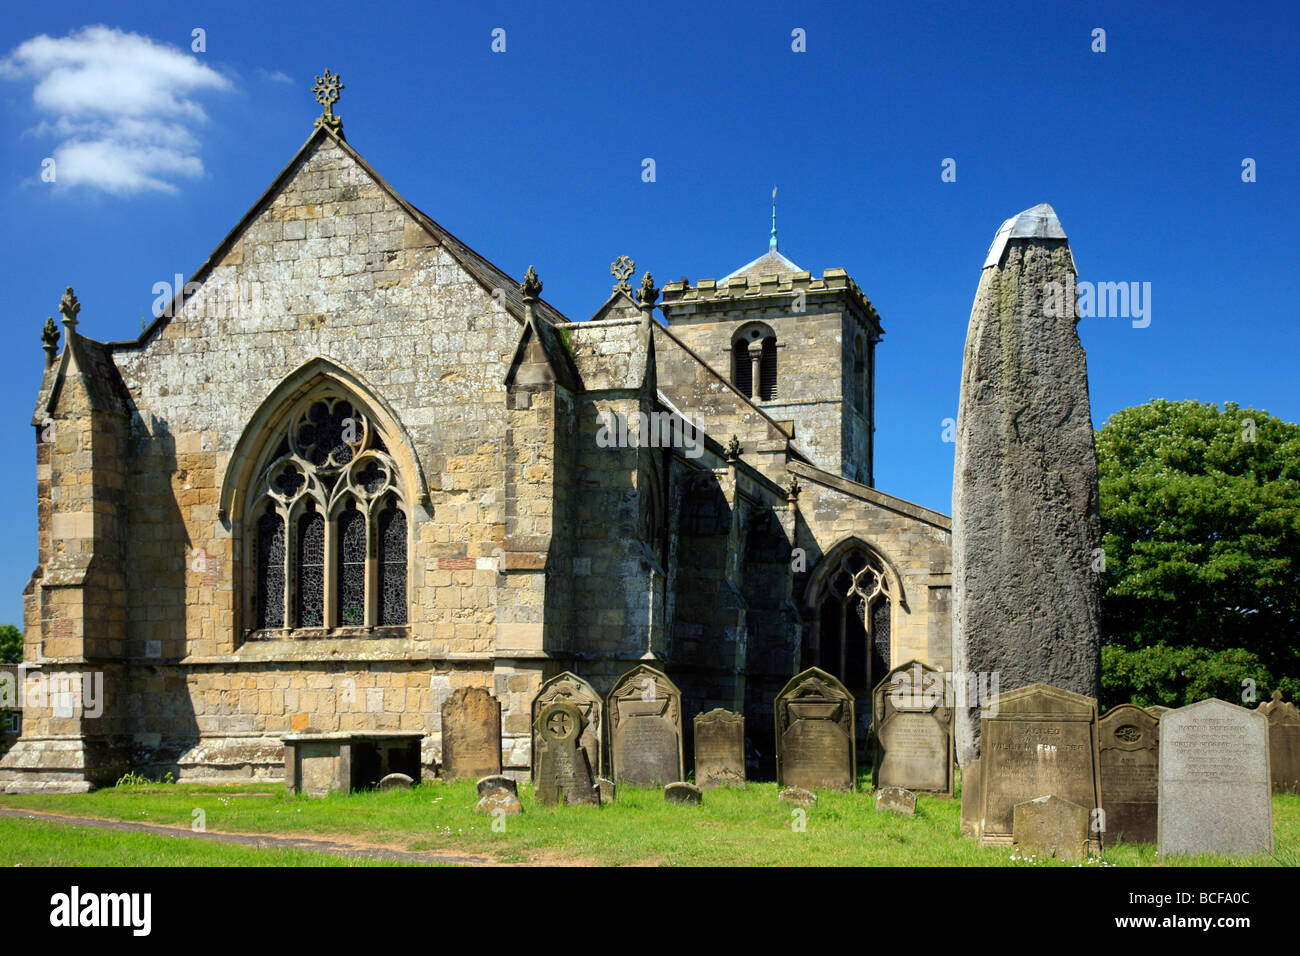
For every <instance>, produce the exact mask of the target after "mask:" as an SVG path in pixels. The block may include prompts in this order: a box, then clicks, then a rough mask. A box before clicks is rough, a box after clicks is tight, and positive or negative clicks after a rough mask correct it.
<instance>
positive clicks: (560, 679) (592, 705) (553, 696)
mask: <svg viewBox="0 0 1300 956" xmlns="http://www.w3.org/2000/svg"><path fill="white" fill-rule="evenodd" d="M557 700H563V701H567V702H568V703H570V704H573V705H574V706H575V707H577V708H578V709H579V710H580V711H582V716H583V717H584V718H585V719H586V721H587V728H586V729H585V730H584V731H583V732H582V748H583V750H585V751H587V762H588V763H590V764H591V771H592V773H594V774H596V775H598V776H599V775H600V773H601V772H602V768H603V767H604V748H603V746H602V741H601V730H602V726H603V725H602V723H601V713H602V707H601V700H600V696H599V695H598V694H597V693H596V691H595V688H593V687H592V686H591V685H590V684H589V683H587V682H586V681H585V680H583V679H582V678H581V677H579V676H578V675H577V674H573V673H570V672H569V671H565V672H564V673H562V674H557V675H556V676H554V677H552V678H551V679H550V680H548V681H546V682H545V683H543V684H542V686H541V687H540V688H538V690H537V696H536V697H534V698H533V707H532V717H531V720H532V724H533V726H534V727H536V725H537V715H538V714H540V713H541V712H542V708H543V707H545V706H546V705H547V704H550V703H553V702H554V701H557ZM540 745H541V738H540V737H539V736H538V735H537V731H536V730H534V731H533V752H534V753H536V751H537V748H538V747H539V746H540ZM533 779H534V780H536V779H537V761H536V760H534V761H533Z"/></svg>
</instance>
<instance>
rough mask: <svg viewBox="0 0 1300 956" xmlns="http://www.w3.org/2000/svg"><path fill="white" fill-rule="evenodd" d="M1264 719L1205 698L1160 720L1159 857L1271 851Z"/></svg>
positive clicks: (1271, 832)
mask: <svg viewBox="0 0 1300 956" xmlns="http://www.w3.org/2000/svg"><path fill="white" fill-rule="evenodd" d="M1268 756H1269V755H1268V718H1267V717H1266V716H1264V715H1263V714H1261V713H1260V712H1259V711H1258V710H1247V709H1246V708H1244V707H1238V706H1237V705H1235V704H1229V703H1225V702H1224V701H1221V700H1217V699H1214V698H1211V699H1210V700H1202V701H1198V702H1197V703H1195V704H1189V705H1188V706H1186V707H1179V708H1178V709H1177V710H1171V711H1169V713H1167V714H1165V715H1164V716H1163V717H1161V718H1160V819H1159V830H1160V855H1161V856H1162V857H1164V856H1168V855H1171V854H1197V853H1216V854H1229V853H1232V854H1238V853H1239V854H1251V853H1271V852H1272V851H1273V800H1272V787H1271V783H1270V779H1269V766H1268V765H1269V760H1268Z"/></svg>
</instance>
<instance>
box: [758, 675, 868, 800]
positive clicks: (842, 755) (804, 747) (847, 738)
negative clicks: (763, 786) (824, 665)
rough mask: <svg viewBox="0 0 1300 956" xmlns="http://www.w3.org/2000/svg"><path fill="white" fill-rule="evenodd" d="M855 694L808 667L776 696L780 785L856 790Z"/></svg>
mask: <svg viewBox="0 0 1300 956" xmlns="http://www.w3.org/2000/svg"><path fill="white" fill-rule="evenodd" d="M857 777H858V765H857V750H856V744H855V742H854V723H853V695H852V694H850V693H849V692H848V690H847V689H845V687H844V685H843V684H841V683H840V682H839V681H838V680H836V679H835V678H834V677H832V676H831V675H830V674H828V673H826V672H825V671H824V670H822V669H821V668H818V667H810V668H808V670H806V671H804V672H803V673H802V674H796V675H795V676H794V677H792V678H790V682H789V683H787V684H786V685H785V687H783V688H782V689H781V693H779V694H777V695H776V779H777V783H778V784H780V785H781V786H782V787H801V788H803V789H805V790H815V789H826V790H856V789H857Z"/></svg>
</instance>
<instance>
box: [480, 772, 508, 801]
mask: <svg viewBox="0 0 1300 956" xmlns="http://www.w3.org/2000/svg"><path fill="white" fill-rule="evenodd" d="M474 786H475V787H476V788H477V790H478V795H479V796H480V797H482V796H485V795H486V794H487V792H488V791H489V790H495V789H496V788H497V787H504V788H505V789H507V790H509V791H510V792H511V793H513V794H514V795H515V796H519V785H518V784H517V783H515V781H514V778H513V777H507V776H506V775H505V774H500V773H493V774H489V775H488V776H486V777H482V778H480V779H479V781H478V782H477V783H476V784H475V785H474Z"/></svg>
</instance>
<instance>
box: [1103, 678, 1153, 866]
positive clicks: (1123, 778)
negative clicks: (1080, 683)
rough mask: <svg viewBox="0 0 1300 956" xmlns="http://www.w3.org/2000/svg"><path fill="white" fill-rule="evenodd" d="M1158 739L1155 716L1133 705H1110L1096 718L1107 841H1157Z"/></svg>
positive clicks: (1108, 844)
mask: <svg viewBox="0 0 1300 956" xmlns="http://www.w3.org/2000/svg"><path fill="white" fill-rule="evenodd" d="M1159 742H1160V721H1159V720H1157V719H1156V718H1155V717H1153V716H1151V714H1149V713H1147V712H1146V711H1145V710H1143V709H1142V708H1141V707H1138V706H1137V705H1136V704H1120V705H1119V706H1118V707H1112V708H1111V709H1110V710H1108V711H1106V716H1104V717H1102V718H1101V720H1099V721H1098V722H1097V749H1098V751H1099V755H1100V760H1101V808H1102V810H1104V811H1105V814H1106V815H1105V817H1104V818H1103V823H1104V825H1105V830H1104V831H1103V832H1102V840H1103V841H1104V842H1105V843H1106V845H1107V846H1110V845H1111V844H1114V843H1116V842H1118V841H1120V840H1123V841H1124V842H1125V843H1155V842H1156V817H1157V812H1156V811H1157V808H1158V806H1159V790H1160V788H1159V783H1158V777H1157V774H1158V773H1159V770H1160V754H1159V750H1158V746H1159Z"/></svg>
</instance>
